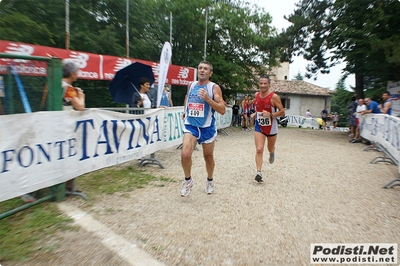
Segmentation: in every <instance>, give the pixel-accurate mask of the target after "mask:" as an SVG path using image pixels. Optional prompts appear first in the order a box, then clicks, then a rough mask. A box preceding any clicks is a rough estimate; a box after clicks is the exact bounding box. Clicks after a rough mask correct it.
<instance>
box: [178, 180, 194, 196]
mask: <svg viewBox="0 0 400 266" xmlns="http://www.w3.org/2000/svg"><path fill="white" fill-rule="evenodd" d="M193 185H194V181H193V178H190V180H189V181H186V180H185V181H183V183H182V189H181V196H182V197H186V196H188V195H189V194H190V189H191V188H192V187H193Z"/></svg>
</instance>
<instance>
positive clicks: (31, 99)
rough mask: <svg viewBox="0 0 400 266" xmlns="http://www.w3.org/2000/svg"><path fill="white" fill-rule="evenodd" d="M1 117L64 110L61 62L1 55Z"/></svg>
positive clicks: (56, 59) (43, 58) (55, 59)
mask: <svg viewBox="0 0 400 266" xmlns="http://www.w3.org/2000/svg"><path fill="white" fill-rule="evenodd" d="M0 58H2V59H1V60H2V64H1V65H0V115H8V114H18V113H30V112H38V111H54V110H62V96H61V93H62V89H61V77H62V75H61V71H62V70H61V59H59V58H46V57H35V56H21V55H10V54H1V53H0Z"/></svg>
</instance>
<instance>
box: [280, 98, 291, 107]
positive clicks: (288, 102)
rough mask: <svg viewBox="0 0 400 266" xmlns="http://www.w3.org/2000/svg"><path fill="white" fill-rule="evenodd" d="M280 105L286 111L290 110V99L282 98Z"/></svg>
mask: <svg viewBox="0 0 400 266" xmlns="http://www.w3.org/2000/svg"><path fill="white" fill-rule="evenodd" d="M281 101H282V105H283V107H285V108H286V109H290V99H289V98H282V99H281Z"/></svg>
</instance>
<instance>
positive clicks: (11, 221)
mask: <svg viewBox="0 0 400 266" xmlns="http://www.w3.org/2000/svg"><path fill="white" fill-rule="evenodd" d="M152 181H161V182H174V181H173V180H171V179H168V178H164V177H155V176H152V175H149V174H146V173H145V170H141V169H136V168H134V167H132V166H113V167H108V168H104V169H100V170H97V171H94V172H91V173H87V174H85V175H82V176H80V177H78V178H77V179H76V182H75V183H77V185H76V186H77V187H79V188H80V189H82V190H83V193H85V194H86V195H87V196H88V197H89V199H88V203H89V204H91V203H90V202H94V200H95V199H96V197H99V196H101V195H102V194H113V193H115V192H129V191H132V190H134V189H138V188H143V187H145V186H146V185H148V184H149V183H150V182H152ZM156 186H163V185H162V184H160V183H159V182H158V183H157V184H156ZM46 190H47V191H46ZM44 191H46V192H48V191H50V189H44ZM41 194H43V193H40V192H38V193H36V194H35V197H36V198H40V197H41V196H44V195H41ZM23 204H24V203H23V202H22V200H21V199H20V198H14V199H10V200H7V201H3V202H0V213H3V212H6V211H9V210H12V209H14V208H16V207H19V206H21V205H23ZM71 222H72V220H71V219H69V218H68V217H66V216H64V215H63V214H62V213H61V212H60V211H59V210H58V208H57V206H56V205H54V203H52V202H43V203H41V204H39V205H36V206H34V207H31V208H29V209H26V210H24V211H22V212H18V213H16V214H14V215H12V216H10V217H7V218H5V219H2V220H0V265H1V264H5V262H6V261H7V262H11V261H26V260H29V257H30V256H31V255H32V253H33V252H48V251H51V250H52V248H51V247H48V246H43V247H41V248H38V245H46V243H45V242H44V243H43V241H42V244H39V243H40V242H41V240H43V239H46V238H48V237H49V236H51V235H53V234H55V233H56V232H57V231H58V230H71V229H73V228H74V226H72V223H71Z"/></svg>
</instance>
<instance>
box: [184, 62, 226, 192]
mask: <svg viewBox="0 0 400 266" xmlns="http://www.w3.org/2000/svg"><path fill="white" fill-rule="evenodd" d="M197 72H198V74H197V75H198V81H194V82H192V83H191V84H189V86H188V91H187V94H186V97H185V105H184V106H185V110H184V113H183V115H182V116H183V119H184V122H183V124H184V129H183V133H184V135H183V143H182V152H181V162H182V168H183V172H184V174H185V181H183V184H182V189H181V196H182V197H186V196H188V195H189V193H190V189H191V188H192V187H193V185H194V181H193V179H192V176H191V169H192V154H193V150H194V148H195V147H196V142H197V143H199V144H201V145H202V147H203V156H204V160H205V162H206V169H207V182H206V193H208V194H212V193H213V192H214V182H213V174H214V166H215V162H214V155H213V153H214V146H215V138H216V136H217V128H216V126H215V118H214V112H215V111H217V112H218V113H220V114H221V115H223V114H225V111H226V108H225V102H224V99H223V98H222V91H221V88H220V87H219V86H218V85H217V84H215V83H213V82H211V81H210V77H211V75H212V74H213V66H212V65H211V63H209V62H207V61H202V62H200V64H199V66H198V67H197Z"/></svg>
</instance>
